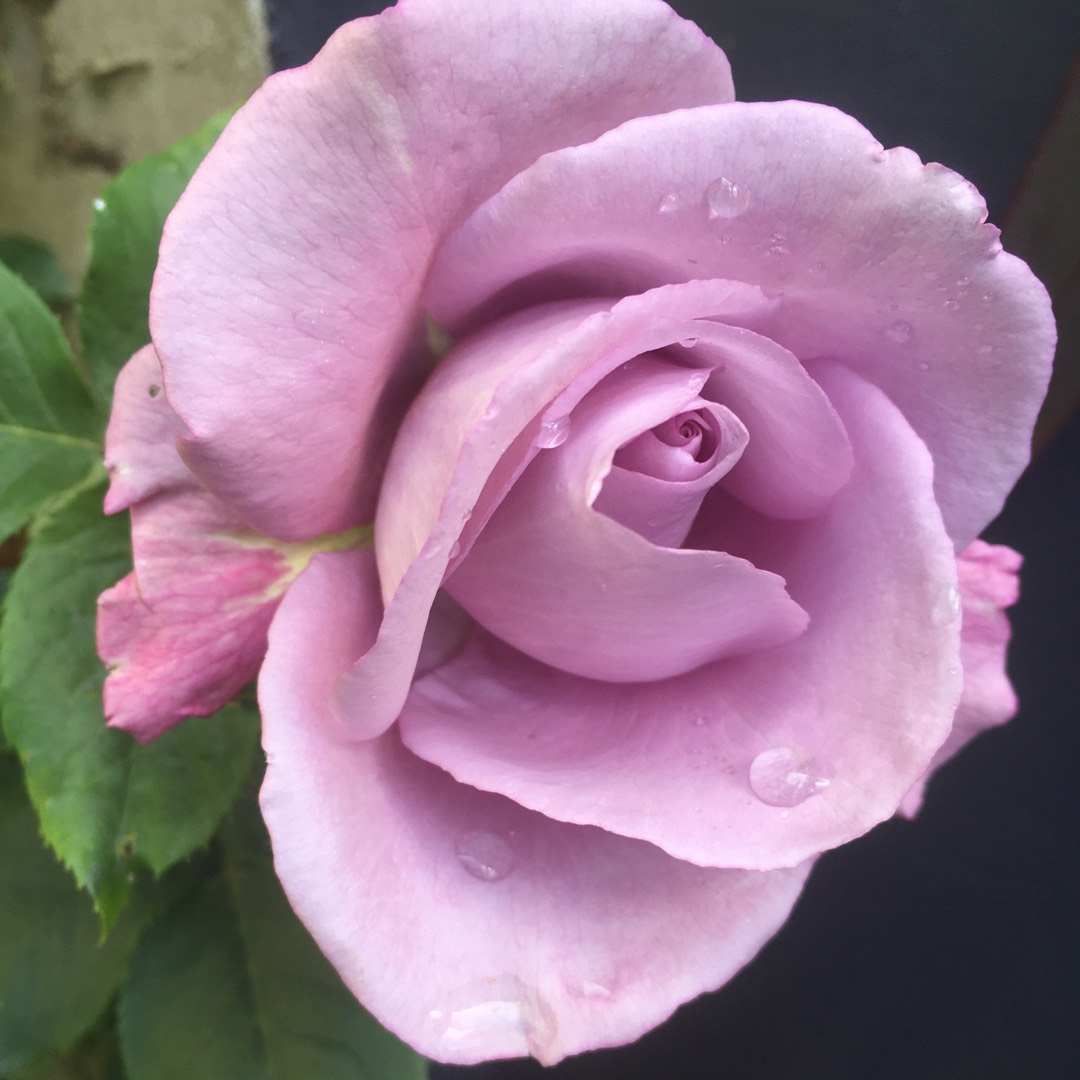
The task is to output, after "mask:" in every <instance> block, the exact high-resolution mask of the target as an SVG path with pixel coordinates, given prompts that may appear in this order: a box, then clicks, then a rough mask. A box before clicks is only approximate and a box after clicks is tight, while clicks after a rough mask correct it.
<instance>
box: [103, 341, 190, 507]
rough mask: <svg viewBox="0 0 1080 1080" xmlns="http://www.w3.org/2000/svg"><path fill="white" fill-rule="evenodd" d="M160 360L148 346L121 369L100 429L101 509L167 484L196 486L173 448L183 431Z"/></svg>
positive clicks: (128, 502) (127, 502)
mask: <svg viewBox="0 0 1080 1080" xmlns="http://www.w3.org/2000/svg"><path fill="white" fill-rule="evenodd" d="M163 385H164V380H163V378H162V374H161V364H160V363H159V362H158V358H157V353H156V352H154V347H153V346H152V345H147V346H146V347H145V348H142V349H140V350H139V351H138V352H137V353H136V354H135V355H134V356H133V357H132V358H131V359H130V360H129V361H128V362H127V363H126V364H125V365H124V366H123V367H122V368H121V369H120V374H119V375H118V376H117V379H116V389H115V391H114V393H113V407H112V415H111V416H110V417H109V429H108V431H107V432H106V433H105V467H106V468H107V469H108V470H109V480H110V483H109V492H108V494H107V495H106V496H105V513H107V514H116V513H119V511H121V510H126V509H127V508H128V507H129V506H131V505H132V504H133V503H135V502H137V501H138V500H139V499H144V498H146V497H147V496H149V495H154V494H157V493H158V492H160V491H164V490H166V489H167V488H173V487H187V488H193V487H195V486H196V481H195V478H194V477H193V476H192V475H191V471H190V470H189V469H188V467H187V466H186V465H185V464H184V463H183V461H181V459H180V455H179V454H178V453H177V452H176V440H177V439H179V438H181V437H182V436H184V435H187V434H188V430H187V428H186V427H184V425H183V424H182V423H181V421H180V418H179V417H178V416H177V415H176V413H174V412H173V410H172V408H171V407H170V406H169V403H168V401H167V399H166V396H165V394H164V391H163Z"/></svg>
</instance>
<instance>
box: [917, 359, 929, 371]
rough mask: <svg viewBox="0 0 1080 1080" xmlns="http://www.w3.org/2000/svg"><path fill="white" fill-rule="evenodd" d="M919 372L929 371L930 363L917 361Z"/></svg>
mask: <svg viewBox="0 0 1080 1080" xmlns="http://www.w3.org/2000/svg"><path fill="white" fill-rule="evenodd" d="M919 370H920V371H929V370H930V361H929V360H920V361H919Z"/></svg>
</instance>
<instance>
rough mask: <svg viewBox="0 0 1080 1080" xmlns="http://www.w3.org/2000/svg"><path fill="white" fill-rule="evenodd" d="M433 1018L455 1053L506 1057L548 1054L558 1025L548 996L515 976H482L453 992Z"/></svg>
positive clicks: (432, 1022)
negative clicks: (543, 997) (540, 993)
mask: <svg viewBox="0 0 1080 1080" xmlns="http://www.w3.org/2000/svg"><path fill="white" fill-rule="evenodd" d="M427 1023H428V1025H429V1026H430V1028H431V1030H432V1034H433V1035H434V1036H435V1039H436V1040H437V1042H438V1043H439V1044H440V1045H441V1046H442V1047H443V1048H444V1049H445V1050H447V1051H448V1052H450V1053H453V1054H460V1053H462V1052H463V1051H479V1050H482V1051H484V1052H485V1053H486V1054H487V1055H488V1056H492V1055H493V1054H494V1055H497V1056H501V1057H521V1056H522V1055H524V1054H529V1053H532V1054H534V1055H542V1054H544V1053H545V1052H546V1051H547V1049H548V1048H549V1046H550V1044H551V1040H552V1039H553V1038H554V1035H555V1026H556V1025H555V1018H554V1015H553V1014H552V1012H551V1009H550V1008H549V1007H548V1006H547V1004H546V1003H545V1002H544V1001H543V999H542V998H540V996H539V995H538V994H537V993H536V992H535V991H532V990H530V989H529V988H528V987H526V986H525V984H524V983H523V982H522V981H521V980H520V979H518V978H516V977H515V976H512V975H503V976H492V977H490V978H484V979H480V980H477V981H476V982H475V983H472V984H470V985H469V986H467V987H463V988H461V989H459V990H458V991H456V992H455V993H452V994H450V995H448V996H447V997H446V999H444V1002H443V1003H441V1004H440V1007H439V1008H436V1009H431V1010H429V1011H428V1014H427Z"/></svg>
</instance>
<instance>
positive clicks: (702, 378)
mask: <svg viewBox="0 0 1080 1080" xmlns="http://www.w3.org/2000/svg"><path fill="white" fill-rule="evenodd" d="M708 381H709V373H708V372H707V371H695V372H694V374H693V375H691V376H690V378H689V379H687V380H686V382H687V385H688V386H689V387H690V393H691V394H700V393H701V391H702V390H704V389H705V384H706V383H707V382H708Z"/></svg>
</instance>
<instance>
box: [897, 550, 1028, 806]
mask: <svg viewBox="0 0 1080 1080" xmlns="http://www.w3.org/2000/svg"><path fill="white" fill-rule="evenodd" d="M1022 561H1023V560H1022V559H1021V557H1020V556H1019V555H1018V554H1017V553H1016V552H1015V551H1013V550H1012V549H1011V548H1007V547H1003V546H1001V545H997V544H987V543H984V542H983V541H982V540H974V541H972V542H971V543H970V544H969V545H968V547H967V548H966V549H965V550H964V551H963V552H962V553H961V555H960V556H959V558H958V559H957V560H956V571H957V578H958V580H959V585H960V592H959V595H958V596H957V597H956V598H955V602H956V604H957V605H958V606H959V608H960V611H961V619H962V625H961V629H960V661H961V663H962V665H963V668H964V692H963V695H962V696H961V698H960V706H959V708H958V709H957V710H956V718H955V719H954V720H953V727H952V731H951V733H950V734H949V737H948V738H947V739H946V740H945V744H944V745H943V746H942V747H941V749H940V750H939V751H938V752H937V753H936V754H935V755H934V759H933V761H931V762H930V768H929V769H927V772H926V776H924V777H923V778H922V779H920V780H919V782H918V783H917V784H916V785H915V786H914V787H913V788H912V789H911V791H910V792H908V794H907V796H906V797H905V798H904V801H903V802H902V803H901V804H900V812H901V813H902V814H905V815H907V816H908V817H914V816H915V814H917V813H918V811H919V807H920V806H921V805H922V800H923V792H924V789H925V786H926V781H927V780H928V779H929V778H930V775H931V774H932V773H933V772H934V770H935V769H937V768H938V767H939V766H941V765H944V764H945V762H946V761H948V760H949V759H950V758H951V757H952V756H953V755H954V754H955V753H957V751H959V750H960V749H962V748H963V747H964V746H965V745H966V744H967V743H968V742H970V741H971V740H972V739H973V738H975V736H976V735H978V734H979V733H980V732H982V731H985V730H986V729H987V728H990V727H996V726H997V725H998V724H1004V723H1005V721H1006V720H1011V719H1012V717H1013V716H1014V715H1015V713H1016V694H1014V693H1013V688H1012V684H1011V683H1010V682H1009V677H1008V675H1007V674H1006V673H1005V652H1006V649H1007V647H1008V644H1009V633H1010V630H1009V620H1008V618H1007V617H1006V615H1005V611H1004V609H1005V608H1007V607H1009V606H1011V605H1012V604H1015V603H1016V599H1017V597H1018V595H1019V582H1018V580H1017V573H1018V572H1019V570H1020V564H1021V562H1022Z"/></svg>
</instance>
